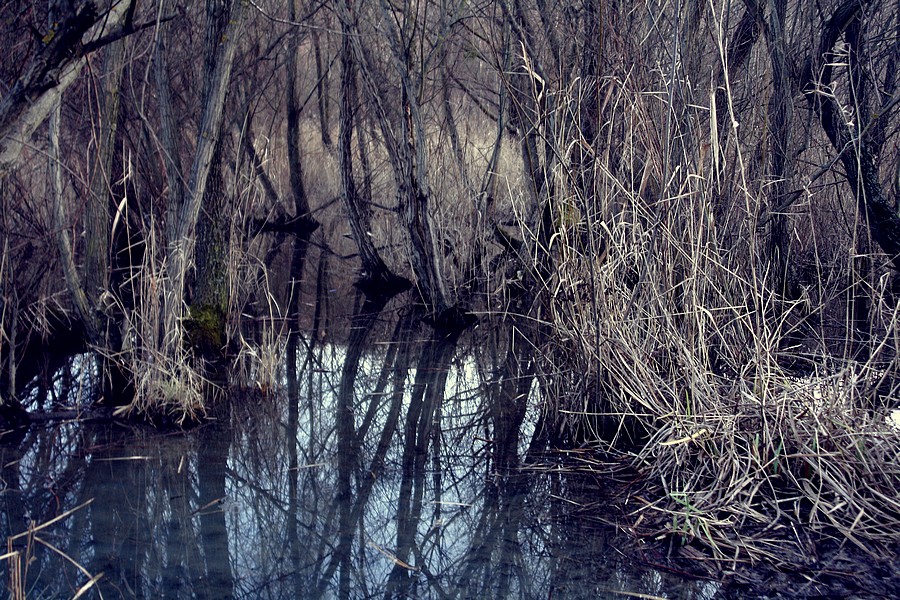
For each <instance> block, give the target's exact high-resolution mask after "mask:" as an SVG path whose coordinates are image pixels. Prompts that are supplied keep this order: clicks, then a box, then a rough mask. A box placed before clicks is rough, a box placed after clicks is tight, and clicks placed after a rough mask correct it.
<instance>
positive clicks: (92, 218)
mask: <svg viewBox="0 0 900 600" xmlns="http://www.w3.org/2000/svg"><path fill="white" fill-rule="evenodd" d="M105 54H106V55H105V56H104V58H103V72H102V73H103V75H102V84H101V94H102V96H101V100H100V121H99V123H98V127H97V134H96V140H97V141H96V143H97V149H96V160H95V161H94V169H93V171H92V172H91V183H90V185H91V193H90V196H89V197H88V203H87V208H86V211H85V227H86V229H87V234H86V237H85V256H84V265H85V270H84V273H85V286H86V288H87V289H86V292H87V294H88V295H89V296H91V297H92V298H93V300H94V302H96V301H97V299H98V298H99V296H100V294H101V293H102V292H103V291H105V290H106V289H107V288H108V287H109V248H110V240H109V235H110V231H109V227H110V210H109V209H110V202H111V201H112V186H113V181H114V178H113V174H112V169H113V158H114V156H115V151H116V131H117V128H118V122H119V93H120V91H119V88H120V86H121V82H122V72H123V70H124V66H125V40H118V41H115V42H113V43H112V44H110V45H109V46H108V47H107V48H106V53H105Z"/></svg>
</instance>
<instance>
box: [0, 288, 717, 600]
mask: <svg viewBox="0 0 900 600" xmlns="http://www.w3.org/2000/svg"><path fill="white" fill-rule="evenodd" d="M419 317H420V316H419V315H417V314H416V313H415V311H412V310H407V309H397V308H396V306H395V304H390V305H388V309H387V310H386V309H385V307H384V306H382V305H379V304H373V303H364V304H362V306H360V307H359V310H358V311H357V314H356V315H355V316H354V318H353V321H352V327H351V329H350V332H349V339H348V340H347V341H346V343H344V344H337V343H324V342H321V341H320V340H319V336H317V335H311V336H303V335H301V334H299V333H295V334H293V335H292V337H291V338H290V340H289V343H288V348H287V352H286V357H287V361H286V362H287V364H286V365H285V369H284V373H283V381H282V384H283V388H284V394H283V395H282V396H280V397H267V398H256V397H255V398H252V399H245V400H237V401H236V402H234V409H233V411H232V414H230V415H226V416H225V417H223V418H222V419H221V420H220V421H218V422H216V423H214V424H212V425H208V426H205V427H200V428H198V429H195V430H193V431H189V432H186V433H178V434H167V435H162V434H159V433H157V432H154V431H151V430H149V429H144V428H123V427H122V426H101V425H88V424H66V425H60V426H56V427H53V428H45V429H31V430H30V431H28V432H27V433H26V434H24V435H20V436H19V437H20V439H12V438H11V437H9V436H7V437H9V439H8V441H5V442H2V443H3V446H2V449H0V452H2V456H0V461H2V474H0V475H2V477H3V482H4V486H5V487H4V490H3V492H2V496H0V502H2V506H3V509H4V512H3V514H4V519H3V520H2V521H0V526H2V528H3V529H2V532H0V533H2V535H4V536H9V535H10V534H15V533H18V532H20V531H22V530H24V529H25V528H26V526H27V520H28V519H31V520H33V521H35V522H38V523H40V522H44V521H46V520H49V519H51V518H53V517H54V516H56V515H58V514H60V513H62V512H64V511H66V510H68V509H71V508H74V507H76V506H78V505H79V504H81V503H83V502H85V501H88V500H91V499H93V502H92V503H91V504H90V505H89V506H88V507H86V508H84V509H82V510H80V511H77V512H76V513H75V514H74V515H73V516H72V517H70V518H69V519H67V520H65V521H62V522H60V523H59V524H57V525H56V526H54V527H52V528H49V529H48V530H45V531H44V532H42V533H43V535H44V538H45V539H46V540H47V541H49V542H51V543H52V544H53V545H55V546H56V547H57V548H58V549H60V550H61V551H62V552H64V553H66V554H67V555H68V556H70V557H72V559H74V560H75V561H77V562H78V563H79V564H81V565H82V566H84V568H85V569H87V570H88V571H89V572H90V573H91V574H97V573H100V572H102V573H103V577H102V579H101V580H100V582H99V584H98V586H97V588H95V590H92V591H91V593H95V592H96V591H97V590H100V591H102V593H103V597H104V598H117V597H134V596H138V597H154V598H156V597H169V598H183V597H200V598H225V597H237V598H258V597H262V598H284V597H297V598H307V597H309V598H333V597H337V598H374V597H381V598H547V597H551V596H552V597H554V598H565V597H572V598H575V597H592V598H595V597H604V596H605V595H606V596H609V597H614V596H612V595H611V594H610V593H609V592H610V591H611V590H621V591H627V592H630V593H632V594H650V595H666V596H671V595H672V594H673V593H675V594H677V595H678V596H679V597H695V598H704V597H712V596H713V595H714V594H715V588H713V587H711V586H709V585H706V584H701V583H684V582H680V581H678V579H677V578H673V577H670V576H668V575H664V574H661V573H659V572H656V571H653V570H650V569H646V568H641V567H640V566H637V565H630V564H628V563H627V561H625V560H624V559H623V558H621V554H620V553H618V552H617V551H616V550H615V540H616V538H614V537H611V536H612V535H613V534H612V533H611V532H610V531H605V530H600V529H599V528H592V529H585V528H584V527H583V525H584V522H583V521H581V520H580V519H578V518H576V517H575V516H573V515H572V514H571V504H569V503H568V502H567V501H566V500H563V499H560V498H562V497H567V496H568V497H571V495H572V493H573V490H575V486H576V483H577V482H576V481H574V480H573V479H572V478H570V477H569V476H567V475H563V474H559V473H557V474H555V475H553V474H547V473H546V472H545V471H542V470H539V469H533V468H530V467H529V466H528V465H527V464H525V463H526V461H525V456H526V451H527V450H528V447H529V444H530V443H531V441H532V437H533V435H534V421H535V420H536V419H535V417H534V414H533V413H534V412H535V410H534V406H533V405H534V403H535V400H536V398H537V392H536V386H537V383H536V382H535V376H534V367H533V357H532V356H531V353H530V350H529V346H528V344H527V343H525V342H524V338H523V337H521V333H520V324H516V323H505V324H500V325H489V324H482V326H481V327H479V328H476V329H475V330H473V331H470V332H468V333H466V334H465V335H464V336H463V338H462V339H460V340H457V339H455V338H454V337H446V336H442V335H439V334H435V333H434V332H433V331H432V330H431V329H430V328H429V327H427V326H424V325H421V324H420V318H419ZM530 458H531V459H534V457H530ZM4 576H6V577H8V575H4ZM27 578H28V581H27V585H28V586H29V589H30V590H31V593H32V594H33V595H34V596H35V597H66V596H71V595H73V594H74V592H75V591H76V590H77V588H78V587H79V586H80V585H82V584H83V583H84V582H85V581H86V580H87V577H86V576H85V575H84V574H83V573H81V572H79V571H78V570H76V569H75V568H74V567H72V566H71V565H70V564H69V563H67V562H66V561H65V560H64V559H62V558H61V557H60V556H59V555H58V554H56V553H53V552H50V551H44V549H42V548H36V549H35V553H34V561H33V562H32V564H31V565H30V566H29V568H28V572H27ZM89 595H90V594H89Z"/></svg>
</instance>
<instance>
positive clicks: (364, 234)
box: [338, 0, 410, 297]
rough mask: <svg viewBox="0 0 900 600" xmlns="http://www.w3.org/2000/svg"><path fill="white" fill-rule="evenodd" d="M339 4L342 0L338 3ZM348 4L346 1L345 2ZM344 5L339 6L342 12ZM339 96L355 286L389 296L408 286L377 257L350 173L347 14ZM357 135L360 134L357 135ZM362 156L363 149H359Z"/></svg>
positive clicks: (352, 94)
mask: <svg viewBox="0 0 900 600" xmlns="http://www.w3.org/2000/svg"><path fill="white" fill-rule="evenodd" d="M341 1H342V2H343V1H344V0H341ZM347 5H349V2H347ZM347 5H343V7H344V8H345V9H346V8H347ZM341 21H342V22H341V32H342V37H341V93H340V104H339V119H340V123H339V129H338V160H339V165H340V172H341V173H340V174H341V187H342V188H343V189H342V191H343V197H344V205H345V206H346V208H347V215H348V217H349V223H350V231H351V233H352V235H353V239H354V240H355V241H356V246H357V248H359V257H360V262H361V263H362V275H361V277H360V279H359V281H358V282H357V284H356V285H357V287H359V288H360V289H361V290H363V291H364V292H365V293H366V295H367V296H372V297H379V296H381V297H389V296H392V295H394V294H396V293H398V292H400V291H403V290H405V289H407V288H409V286H410V282H409V281H407V280H406V279H403V278H402V277H398V276H396V275H394V274H393V273H392V272H391V270H390V269H389V268H388V266H387V264H386V263H385V262H384V260H383V259H382V258H381V255H380V254H379V252H378V250H377V248H375V243H374V241H373V238H372V215H371V212H370V211H369V205H368V203H367V199H364V198H362V197H361V196H360V193H359V189H358V188H357V186H356V181H355V179H354V174H353V143H352V138H353V130H354V129H355V127H356V119H355V110H356V102H357V91H356V64H355V61H354V59H353V50H352V47H351V36H353V35H354V33H353V32H352V30H351V25H350V23H349V11H348V12H346V13H345V14H343V15H342V19H341ZM357 135H358V136H359V135H360V133H357ZM360 154H361V155H364V150H363V149H361V150H360Z"/></svg>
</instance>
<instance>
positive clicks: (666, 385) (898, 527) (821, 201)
mask: <svg viewBox="0 0 900 600" xmlns="http://www.w3.org/2000/svg"><path fill="white" fill-rule="evenodd" d="M644 76H645V77H646V79H645V80H644V81H643V82H641V80H640V78H639V77H638V76H635V77H634V78H631V79H627V80H626V79H616V78H610V79H608V80H607V81H605V82H604V83H603V86H604V87H603V90H602V95H603V96H604V97H605V102H606V104H605V107H606V109H607V110H608V112H607V118H608V121H607V122H608V124H609V132H610V136H609V139H608V140H607V143H608V144H609V147H610V149H609V151H608V152H607V153H605V154H604V155H602V156H598V157H597V160H596V161H595V162H594V167H593V172H592V174H591V177H592V178H593V185H594V193H593V194H592V195H586V194H585V191H584V190H585V188H584V187H583V186H579V185H577V182H576V181H575V179H574V178H573V177H572V176H571V169H567V168H564V167H563V166H559V167H558V168H557V169H556V170H555V171H554V172H553V174H552V175H553V177H554V181H555V185H556V190H557V191H558V193H557V196H556V197H555V198H554V199H553V210H554V223H555V231H554V237H553V239H552V240H551V243H550V247H549V248H545V250H546V251H548V252H549V253H550V255H551V256H552V260H553V264H554V268H553V270H552V273H551V275H550V276H549V278H548V279H547V280H545V281H542V282H541V285H542V291H541V294H542V298H543V305H542V306H543V309H542V312H541V313H540V321H541V323H542V326H543V327H544V328H545V331H546V332H547V333H548V335H547V336H546V337H545V341H544V345H545V348H544V351H543V352H542V353H540V354H541V355H542V356H543V357H544V365H543V369H542V371H543V374H542V376H541V381H542V384H543V386H544V394H543V396H544V398H545V399H547V400H546V402H548V403H549V405H550V412H551V413H553V414H555V415H556V417H557V423H556V424H555V427H556V428H557V429H556V430H557V431H563V432H568V433H566V434H564V436H563V437H565V436H566V435H567V436H568V440H565V439H564V440H563V441H568V443H575V444H581V443H584V442H586V441H587V442H594V443H597V444H598V445H599V447H600V448H602V449H603V450H604V451H605V452H609V453H610V454H611V455H612V456H614V457H617V461H618V462H619V464H622V463H625V464H627V465H628V466H629V467H630V468H633V469H635V470H636V471H637V473H638V474H639V478H638V479H637V481H638V484H637V485H636V486H634V487H632V488H631V489H630V490H628V492H627V494H626V495H627V498H628V500H627V501H626V502H624V503H623V506H624V507H625V510H626V513H627V515H628V518H629V519H630V523H631V525H632V526H633V531H635V532H638V533H639V534H641V535H647V536H650V537H653V538H654V539H670V540H672V541H673V542H674V543H676V545H683V544H693V545H699V546H701V547H703V548H704V549H705V551H706V552H707V553H708V554H709V555H711V556H712V557H713V558H714V559H716V560H717V561H722V562H721V563H719V564H723V565H724V564H725V563H731V564H738V563H744V562H747V561H750V562H755V561H758V560H765V561H767V562H769V563H772V564H776V565H794V566H796V565H803V564H805V561H807V558H806V557H807V555H808V546H809V544H810V543H829V542H830V543H833V545H834V547H837V546H838V545H848V544H849V545H852V546H854V547H856V548H857V549H858V550H859V551H860V552H863V553H865V554H867V555H870V556H873V557H878V558H885V557H888V556H890V551H889V548H890V547H891V546H892V545H895V544H896V543H897V542H898V541H900V533H898V532H900V500H898V497H900V465H898V461H897V458H898V457H900V436H898V433H897V432H896V431H894V430H892V429H891V428H890V426H889V425H888V424H887V423H886V421H885V414H886V412H887V409H888V407H889V404H890V402H891V401H892V400H891V399H892V398H895V397H896V394H895V392H896V387H897V384H896V357H897V350H898V337H897V335H898V328H897V326H898V309H897V303H896V299H895V298H894V297H893V295H892V292H891V283H890V281H891V277H892V275H891V273H890V272H889V271H888V270H887V268H886V267H879V266H878V265H884V264H885V263H886V260H885V257H884V256H881V255H878V254H874V253H872V252H871V251H869V252H868V253H865V254H863V253H861V252H860V248H870V247H871V245H870V244H868V242H866V243H865V244H864V243H863V242H865V240H862V239H858V238H865V237H866V230H865V227H861V228H846V229H841V228H835V227H834V220H833V217H832V218H829V217H828V216H827V215H828V214H829V211H832V213H833V214H841V215H842V216H847V218H848V219H849V221H850V222H852V221H853V220H854V219H856V220H859V221H862V222H864V217H860V216H859V212H858V209H857V206H856V204H855V203H854V202H853V200H852V199H850V200H849V201H847V200H845V199H843V198H842V195H843V191H842V190H841V184H840V182H834V183H830V184H828V185H819V184H821V182H819V184H817V186H816V188H815V189H811V188H807V189H805V190H804V193H805V194H806V195H807V196H808V197H811V198H813V200H812V201H811V202H813V201H814V202H815V204H816V209H813V208H811V205H810V204H809V203H808V204H806V205H805V206H796V205H795V206H794V207H792V209H791V211H792V212H791V214H790V215H788V216H789V218H790V219H791V223H792V227H791V236H792V238H793V240H795V241H796V242H797V243H796V244H795V247H799V248H802V251H798V252H796V254H792V255H789V256H788V261H787V262H788V265H789V267H790V268H789V270H788V272H787V274H786V275H781V274H779V269H780V268H781V267H780V265H781V264H783V263H781V262H779V261H778V260H776V259H775V256H774V255H773V252H772V243H771V235H772V233H771V229H770V228H768V227H767V226H765V224H766V223H767V221H766V219H765V215H766V209H767V204H766V202H767V196H766V191H767V185H768V182H766V181H765V180H764V178H763V177H762V176H761V175H760V173H763V172H764V171H765V168H764V167H765V165H764V164H760V160H761V158H760V155H759V153H758V152H756V149H757V148H758V147H759V145H760V144H762V143H763V142H762V141H761V140H760V139H759V138H758V137H755V136H757V135H758V132H760V131H765V127H764V123H762V121H763V120H764V119H765V118H766V115H765V114H763V111H760V113H759V114H755V115H754V114H753V113H752V112H750V113H747V115H746V116H745V120H744V121H742V122H741V128H740V131H737V130H736V131H735V132H734V135H732V137H731V139H730V141H728V142H727V144H721V139H720V138H718V137H717V136H715V135H710V133H709V132H710V128H711V127H712V125H711V123H715V121H716V116H715V114H712V115H711V114H710V109H709V108H708V105H709V102H707V107H699V106H693V107H692V108H688V109H680V108H678V105H677V103H675V100H674V97H675V94H674V93H669V92H668V91H667V90H666V85H673V84H671V83H667V80H666V79H665V78H660V79H658V80H654V79H653V77H652V75H650V74H645V75H644ZM660 89H662V90H663V91H659V90H660ZM648 90H649V91H648ZM569 93H572V91H571V90H563V91H561V92H559V94H558V97H557V98H556V99H555V101H556V102H557V104H556V106H557V107H579V106H582V104H581V103H580V102H579V101H578V98H572V97H571V96H567V94H569ZM727 101H728V102H733V101H734V99H733V98H727ZM719 108H720V109H721V110H729V107H728V106H724V107H719ZM564 110H566V109H565V108H560V109H559V110H558V111H557V112H558V113H563V111H564ZM754 119H758V120H759V122H754ZM559 121H560V122H562V121H563V119H559ZM726 122H727V121H726ZM666 126H668V129H667V127H666ZM690 130H693V131H706V134H705V135H697V137H695V138H693V139H692V138H690V137H688V136H686V135H685V134H684V131H690ZM555 132H556V133H557V134H558V135H559V138H558V139H557V140H555V144H556V148H557V151H558V153H559V156H565V151H566V148H567V147H568V148H570V147H571V144H569V145H568V146H567V145H566V143H565V141H566V139H571V134H569V133H566V132H564V131H563V130H562V129H561V128H559V127H558V126H557V129H555ZM679 132H680V133H679ZM676 133H677V134H678V135H676ZM695 135H696V134H695ZM567 136H568V137H567ZM720 144H721V145H720ZM818 148H819V149H817V148H813V149H811V150H810V151H809V152H810V155H811V156H813V157H815V156H816V152H821V146H820V147H818ZM811 162H812V161H811ZM821 162H822V161H820V162H819V164H821ZM559 164H560V165H566V164H567V163H566V161H565V160H561V161H560V162H559ZM813 170H814V169H810V173H812V171H813ZM806 176H809V174H808V173H805V172H804V173H802V176H801V177H800V179H801V180H802V178H803V177H806ZM860 265H862V266H860ZM860 306H864V307H865V313H864V318H861V316H860V310H859V307H860ZM854 307H856V308H854ZM863 324H864V327H863Z"/></svg>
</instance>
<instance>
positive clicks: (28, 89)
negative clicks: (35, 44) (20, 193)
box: [0, 2, 131, 177]
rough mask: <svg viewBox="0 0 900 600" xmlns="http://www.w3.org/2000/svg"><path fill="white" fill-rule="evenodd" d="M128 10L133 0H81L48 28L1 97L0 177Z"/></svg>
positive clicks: (14, 163)
mask: <svg viewBox="0 0 900 600" xmlns="http://www.w3.org/2000/svg"><path fill="white" fill-rule="evenodd" d="M130 13H131V2H120V3H117V4H115V5H114V6H113V7H112V8H111V9H110V10H109V12H108V13H101V12H99V11H98V9H97V4H96V2H80V3H79V5H78V8H77V10H76V9H75V7H74V6H72V7H71V8H70V11H69V12H68V14H61V15H60V18H59V19H57V20H55V21H54V23H59V26H58V27H57V28H56V29H53V30H51V31H50V32H48V33H47V35H46V36H45V38H44V39H45V40H46V42H45V44H44V46H43V47H42V48H41V49H40V50H39V51H38V53H37V55H36V56H35V57H34V59H32V61H31V62H30V64H29V65H28V68H27V69H26V70H25V72H24V74H23V75H22V76H21V77H20V78H19V79H18V80H17V81H16V83H15V84H14V85H13V87H12V89H10V90H9V93H7V94H6V95H5V96H4V97H3V100H2V101H0V177H3V176H4V175H5V174H6V173H7V172H8V171H9V170H10V169H11V168H13V167H14V166H15V165H16V163H17V162H18V161H19V158H20V157H21V154H22V151H23V149H24V147H25V146H26V145H27V144H28V142H29V140H30V139H31V135H32V134H33V133H34V131H35V130H36V129H37V128H38V127H40V125H41V123H43V122H44V121H45V120H46V119H47V117H48V116H49V115H50V112H51V111H52V110H53V109H54V107H55V106H56V105H57V104H58V103H59V100H60V98H62V95H63V93H64V92H65V91H66V89H68V87H69V86H70V85H72V83H73V82H74V81H75V80H76V79H77V78H78V75H79V74H80V73H81V69H82V68H83V67H84V65H85V63H86V62H87V56H88V54H89V51H90V50H91V49H96V48H97V47H98V43H99V42H100V41H101V40H103V39H105V38H107V37H108V36H110V35H111V34H112V33H114V32H116V31H117V30H119V29H121V25H122V24H123V22H124V21H125V18H126V16H127V15H130Z"/></svg>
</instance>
